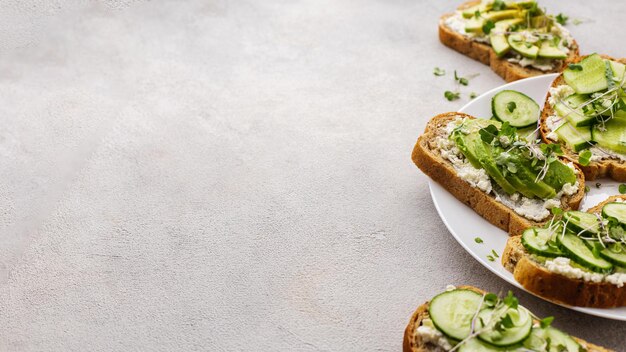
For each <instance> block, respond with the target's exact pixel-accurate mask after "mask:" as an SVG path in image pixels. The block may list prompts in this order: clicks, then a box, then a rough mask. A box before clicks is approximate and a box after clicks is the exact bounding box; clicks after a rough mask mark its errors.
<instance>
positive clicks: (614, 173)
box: [539, 55, 626, 182]
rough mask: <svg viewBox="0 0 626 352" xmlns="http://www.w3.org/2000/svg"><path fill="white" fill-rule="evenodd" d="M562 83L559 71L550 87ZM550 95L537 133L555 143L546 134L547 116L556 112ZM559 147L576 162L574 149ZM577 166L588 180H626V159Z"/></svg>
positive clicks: (548, 130) (547, 97)
mask: <svg viewBox="0 0 626 352" xmlns="http://www.w3.org/2000/svg"><path fill="white" fill-rule="evenodd" d="M601 56H602V57H603V58H605V59H609V60H613V61H617V62H621V63H623V64H626V58H622V59H615V58H612V57H610V56H606V55H601ZM585 57H586V56H582V57H579V58H576V59H575V60H574V61H573V62H572V63H576V62H580V60H582V59H584V58H585ZM562 84H565V79H563V74H562V73H561V74H560V75H559V76H558V77H557V78H556V79H554V81H553V82H552V86H551V87H552V88H554V87H558V86H560V85H562ZM551 96H552V95H551V94H550V92H548V95H547V96H546V101H545V104H544V106H543V110H542V111H541V117H540V118H539V125H540V127H541V128H540V129H539V133H540V134H541V139H543V141H544V142H545V143H555V142H554V141H552V140H550V139H548V134H549V133H550V132H551V131H550V129H549V128H548V124H547V120H548V117H550V116H552V115H555V114H556V113H555V112H554V109H552V107H551V106H550V104H549V103H548V100H549V99H550V97H551ZM561 149H562V150H563V152H564V153H565V156H566V158H567V159H569V160H572V161H574V162H576V163H578V154H577V153H576V152H575V151H573V150H571V149H570V148H568V147H567V146H566V145H565V144H561ZM579 166H580V168H581V169H582V170H583V172H584V173H585V179H587V180H589V181H593V180H595V179H597V178H601V177H610V178H612V179H614V180H615V181H620V182H624V181H626V161H623V160H618V159H604V160H600V161H592V162H590V163H589V165H587V166H582V165H579Z"/></svg>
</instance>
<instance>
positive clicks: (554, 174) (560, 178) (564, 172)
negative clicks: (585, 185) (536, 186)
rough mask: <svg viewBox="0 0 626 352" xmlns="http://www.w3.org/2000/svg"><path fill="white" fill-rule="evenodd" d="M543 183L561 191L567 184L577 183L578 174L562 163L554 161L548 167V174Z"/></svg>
mask: <svg viewBox="0 0 626 352" xmlns="http://www.w3.org/2000/svg"><path fill="white" fill-rule="evenodd" d="M543 182H545V183H547V184H548V185H549V186H550V187H552V188H554V189H558V190H560V189H561V188H563V185H564V184H566V183H571V184H574V183H575V182H576V174H575V173H574V171H573V170H572V169H570V168H569V167H568V166H567V165H565V164H563V163H562V162H560V161H553V162H552V163H550V165H548V172H546V176H545V177H544V178H543Z"/></svg>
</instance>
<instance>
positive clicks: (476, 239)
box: [474, 237, 483, 243]
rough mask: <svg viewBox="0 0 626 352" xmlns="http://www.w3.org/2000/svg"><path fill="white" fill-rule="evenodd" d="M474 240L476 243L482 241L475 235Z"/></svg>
mask: <svg viewBox="0 0 626 352" xmlns="http://www.w3.org/2000/svg"><path fill="white" fill-rule="evenodd" d="M474 242H476V243H483V239H482V238H480V237H476V238H474Z"/></svg>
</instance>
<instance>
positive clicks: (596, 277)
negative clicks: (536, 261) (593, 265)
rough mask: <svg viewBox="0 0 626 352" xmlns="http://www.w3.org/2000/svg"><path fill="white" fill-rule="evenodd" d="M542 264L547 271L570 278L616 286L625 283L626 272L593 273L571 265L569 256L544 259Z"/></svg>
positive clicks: (621, 285)
mask: <svg viewBox="0 0 626 352" xmlns="http://www.w3.org/2000/svg"><path fill="white" fill-rule="evenodd" d="M543 266H544V267H545V268H546V269H548V271H550V272H553V273H555V274H561V275H563V276H566V277H569V278H572V279H582V280H584V281H588V282H603V281H605V282H608V283H611V284H613V285H616V286H617V287H623V286H624V284H625V283H626V273H619V272H618V273H613V274H610V275H605V274H600V273H594V272H591V271H588V270H584V269H582V268H579V267H576V266H573V265H572V262H571V260H570V259H569V258H564V257H557V258H554V259H551V260H546V262H545V263H544V264H543Z"/></svg>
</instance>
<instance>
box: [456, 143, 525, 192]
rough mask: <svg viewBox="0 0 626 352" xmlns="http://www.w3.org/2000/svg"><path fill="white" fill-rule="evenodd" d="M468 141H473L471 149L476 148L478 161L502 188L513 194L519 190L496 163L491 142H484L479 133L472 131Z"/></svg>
mask: <svg viewBox="0 0 626 352" xmlns="http://www.w3.org/2000/svg"><path fill="white" fill-rule="evenodd" d="M468 136H469V138H468V142H469V143H471V144H470V145H471V147H470V148H471V149H473V150H474V153H475V155H476V156H477V157H478V161H479V162H480V165H481V167H482V168H483V169H484V170H485V171H487V174H488V175H489V176H491V178H492V179H493V180H494V181H496V183H497V184H498V185H499V186H500V187H502V189H503V190H504V191H505V192H506V193H508V194H513V193H515V192H516V191H517V190H516V189H515V187H513V185H512V184H511V183H509V182H508V181H507V180H506V178H505V177H504V174H503V173H502V171H501V170H500V168H499V167H498V165H497V164H496V160H495V159H494V156H493V155H494V153H493V150H494V147H493V146H491V145H490V144H487V143H485V142H483V140H482V139H481V138H480V135H479V134H478V133H472V134H471V135H468Z"/></svg>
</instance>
